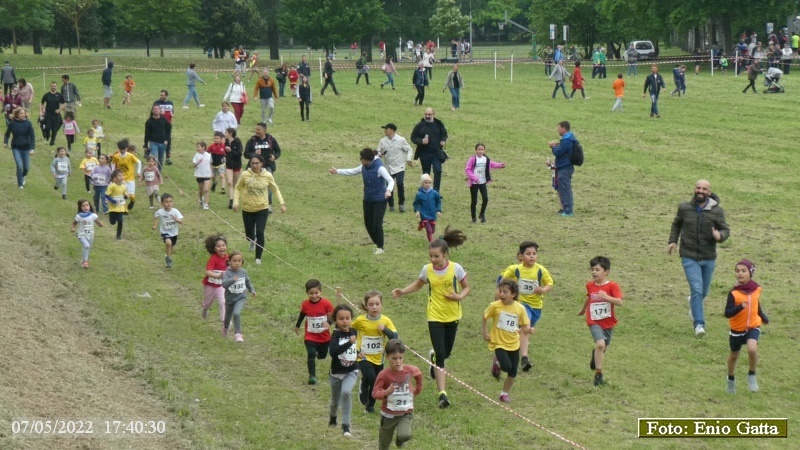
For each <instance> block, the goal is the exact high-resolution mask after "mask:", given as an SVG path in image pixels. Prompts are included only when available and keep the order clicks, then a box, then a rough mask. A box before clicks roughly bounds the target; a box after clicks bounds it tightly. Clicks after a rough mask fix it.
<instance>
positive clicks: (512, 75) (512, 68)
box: [511, 53, 514, 83]
mask: <svg viewBox="0 0 800 450" xmlns="http://www.w3.org/2000/svg"><path fill="white" fill-rule="evenodd" d="M511 82H512V83H513V82H514V54H513V53H512V54H511Z"/></svg>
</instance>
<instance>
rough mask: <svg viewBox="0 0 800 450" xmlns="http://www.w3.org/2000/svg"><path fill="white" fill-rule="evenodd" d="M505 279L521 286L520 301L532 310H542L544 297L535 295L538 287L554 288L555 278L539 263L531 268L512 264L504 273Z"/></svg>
mask: <svg viewBox="0 0 800 450" xmlns="http://www.w3.org/2000/svg"><path fill="white" fill-rule="evenodd" d="M502 276H503V279H508V280H514V281H516V282H517V284H518V285H519V301H520V302H522V303H527V304H528V305H530V307H531V308H536V309H542V302H543V300H544V296H543V295H541V294H534V293H533V290H534V289H536V286H552V285H553V277H551V276H550V272H548V271H547V269H545V268H544V266H542V265H541V264H539V263H536V264H534V265H533V267H531V268H527V267H525V266H524V265H523V264H512V265H510V266H508V267H506V270H504V271H503V275H502Z"/></svg>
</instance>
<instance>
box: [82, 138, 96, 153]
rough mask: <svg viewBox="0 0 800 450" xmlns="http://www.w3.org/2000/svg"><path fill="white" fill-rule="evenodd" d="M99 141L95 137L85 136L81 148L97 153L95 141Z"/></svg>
mask: <svg viewBox="0 0 800 450" xmlns="http://www.w3.org/2000/svg"><path fill="white" fill-rule="evenodd" d="M98 142H100V140H99V139H97V138H96V137H88V136H87V137H85V138H83V148H85V149H86V150H91V151H93V152H95V153H97V143H98Z"/></svg>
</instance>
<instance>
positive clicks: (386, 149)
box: [378, 123, 414, 212]
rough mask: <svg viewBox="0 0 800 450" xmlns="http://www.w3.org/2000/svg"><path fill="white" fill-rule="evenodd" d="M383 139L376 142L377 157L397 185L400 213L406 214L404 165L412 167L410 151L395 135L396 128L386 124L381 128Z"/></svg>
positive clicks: (390, 210)
mask: <svg viewBox="0 0 800 450" xmlns="http://www.w3.org/2000/svg"><path fill="white" fill-rule="evenodd" d="M381 128H383V134H384V136H383V138H381V141H380V142H378V156H380V157H381V158H383V164H384V166H385V167H386V168H387V169H388V170H389V175H391V176H392V178H393V179H394V182H395V184H396V185H397V200H398V204H399V206H400V212H406V206H405V204H406V193H405V186H404V184H403V180H404V179H405V174H406V164H408V165H409V166H413V165H414V162H413V161H412V159H411V156H412V149H411V146H410V145H408V141H406V138H404V137H403V136H400V135H398V134H397V126H396V125H395V124H393V123H387V124H386V125H384V126H382V127H381ZM389 212H394V192H392V196H391V197H389Z"/></svg>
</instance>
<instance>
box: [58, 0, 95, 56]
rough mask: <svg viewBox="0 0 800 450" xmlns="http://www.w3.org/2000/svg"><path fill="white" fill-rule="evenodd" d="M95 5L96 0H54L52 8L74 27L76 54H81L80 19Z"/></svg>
mask: <svg viewBox="0 0 800 450" xmlns="http://www.w3.org/2000/svg"><path fill="white" fill-rule="evenodd" d="M96 5H97V0H55V1H54V2H53V8H54V9H55V11H56V13H57V14H59V15H61V16H63V17H64V18H65V19H67V20H68V21H69V23H70V24H71V25H72V26H73V28H74V29H75V39H76V41H77V47H78V54H79V55H80V54H81V25H80V24H81V19H83V18H84V17H85V16H86V13H88V12H89V10H91V9H92V8H94V7H95V6H96Z"/></svg>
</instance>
